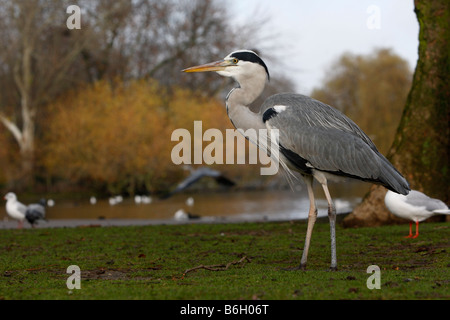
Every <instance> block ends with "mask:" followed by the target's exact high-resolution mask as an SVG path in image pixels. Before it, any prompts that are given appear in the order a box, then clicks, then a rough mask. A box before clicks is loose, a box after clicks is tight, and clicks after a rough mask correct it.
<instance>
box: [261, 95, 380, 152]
mask: <svg viewBox="0 0 450 320" xmlns="http://www.w3.org/2000/svg"><path fill="white" fill-rule="evenodd" d="M277 105H282V106H286V107H287V108H286V109H285V111H287V115H285V117H286V116H287V117H290V118H291V120H293V121H294V122H299V123H298V124H299V125H301V126H307V127H320V128H324V129H327V128H329V129H331V128H334V129H337V130H339V131H343V132H347V133H350V134H353V135H356V136H358V137H359V138H361V139H362V140H363V141H364V142H365V143H366V144H367V145H368V146H369V147H370V148H372V149H374V150H376V149H377V148H376V146H375V144H374V143H373V142H372V140H371V139H370V138H369V137H368V136H367V135H366V134H365V133H364V131H362V130H361V129H360V128H359V127H358V125H357V124H356V123H354V122H353V121H352V120H351V119H350V118H348V117H347V116H345V115H344V114H343V113H342V112H340V111H339V110H337V109H336V108H333V107H331V106H329V105H327V104H325V103H323V102H320V101H318V100H315V99H313V98H311V97H308V96H304V95H301V94H294V93H280V94H275V95H273V96H271V97H269V98H268V99H267V100H266V101H264V103H263V105H262V107H261V110H262V113H264V112H265V111H267V110H268V109H270V108H272V107H273V106H277ZM282 113H285V112H282Z"/></svg>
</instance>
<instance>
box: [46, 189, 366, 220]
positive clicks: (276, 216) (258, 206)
mask: <svg viewBox="0 0 450 320" xmlns="http://www.w3.org/2000/svg"><path fill="white" fill-rule="evenodd" d="M369 187H370V185H369V184H365V183H345V184H336V185H331V186H330V192H331V194H332V196H333V199H334V201H335V205H336V209H337V212H338V213H346V212H349V211H351V210H352V209H353V208H354V207H355V206H356V205H357V204H358V203H359V202H360V201H361V198H362V197H363V196H364V195H365V193H366V192H367V191H368V189H369ZM315 194H316V196H317V199H316V201H317V205H318V207H319V216H326V214H327V202H326V200H325V197H324V195H323V191H322V190H321V187H320V185H317V186H316V189H315ZM189 197H192V198H193V199H194V205H193V206H191V207H190V206H188V205H187V204H186V200H187V199H188V198H189ZM308 208H309V200H308V196H307V192H306V187H304V186H303V187H300V188H299V190H296V191H292V190H283V191H273V190H272V191H245V192H244V191H243V192H227V193H203V194H200V193H196V194H177V195H175V196H173V197H171V198H169V199H166V200H158V199H155V198H153V200H152V202H151V203H150V204H142V203H141V204H136V203H135V202H134V199H127V198H125V199H124V200H123V201H122V202H121V203H119V204H116V205H114V206H111V205H110V204H109V202H108V200H107V199H103V200H98V201H97V203H96V204H95V205H92V204H91V203H90V202H89V199H86V200H85V201H78V202H74V201H58V202H57V203H56V204H55V206H54V207H51V208H48V209H47V217H48V219H49V220H54V219H99V218H102V219H103V218H104V219H150V220H151V219H154V220H169V219H172V218H173V216H174V214H175V212H176V211H177V210H179V209H184V210H185V211H187V212H190V213H193V214H195V215H199V216H201V217H205V218H206V217H225V218H230V217H231V218H233V219H234V220H240V219H242V220H254V219H262V218H264V219H268V220H289V219H304V218H307V214H308Z"/></svg>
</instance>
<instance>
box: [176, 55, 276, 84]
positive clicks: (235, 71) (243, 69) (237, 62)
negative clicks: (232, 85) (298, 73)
mask: <svg viewBox="0 0 450 320" xmlns="http://www.w3.org/2000/svg"><path fill="white" fill-rule="evenodd" d="M183 71H184V72H208V71H215V72H217V73H218V74H219V75H221V76H223V77H231V78H234V79H235V80H236V81H237V82H239V83H240V82H241V81H242V80H243V79H246V78H251V77H255V76H264V77H265V78H267V79H270V76H269V70H268V69H267V66H266V64H265V63H264V61H262V59H261V58H260V57H259V56H258V55H257V54H256V53H255V52H253V51H250V50H239V51H234V52H232V53H230V54H229V55H228V56H226V57H225V58H224V59H223V60H220V61H216V62H211V63H207V64H203V65H200V66H195V67H191V68H187V69H184V70H183Z"/></svg>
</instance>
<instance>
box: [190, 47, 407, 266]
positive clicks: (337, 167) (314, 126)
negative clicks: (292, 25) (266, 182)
mask: <svg viewBox="0 0 450 320" xmlns="http://www.w3.org/2000/svg"><path fill="white" fill-rule="evenodd" d="M183 71H184V72H208V71H214V72H217V73H218V74H219V75H221V76H224V77H231V78H233V79H234V80H235V81H236V82H237V83H238V84H239V86H238V87H236V88H234V89H232V90H231V91H230V93H229V94H228V96H227V98H226V109H227V113H228V116H229V118H230V120H231V122H232V123H233V125H234V126H235V127H236V128H237V129H241V130H243V131H244V132H245V131H246V130H248V129H254V130H261V129H266V130H268V132H270V131H271V130H274V129H277V130H278V141H276V142H277V143H276V144H275V145H276V146H277V147H276V148H278V149H279V150H275V149H274V148H273V147H272V144H271V147H270V148H269V147H268V145H267V144H266V145H265V144H264V142H263V141H262V139H260V138H258V137H254V136H247V139H249V140H250V141H251V142H253V143H255V144H256V145H258V147H260V148H262V149H263V150H265V151H267V152H268V153H270V155H271V156H272V157H275V158H277V159H276V160H277V161H279V163H280V164H281V165H282V167H283V168H284V169H285V170H286V172H287V173H288V176H289V174H292V172H291V170H295V171H297V172H299V173H300V174H301V175H302V177H303V179H304V181H305V183H306V186H307V190H308V196H309V201H310V209H309V213H308V226H307V231H306V239H305V245H304V248H303V254H302V258H301V262H300V265H299V267H298V268H294V269H306V263H307V258H308V251H309V247H310V241H311V235H312V231H313V227H314V223H315V221H316V219H317V207H316V204H315V197H314V192H313V180H314V179H315V180H317V181H318V182H319V183H320V184H321V185H322V188H323V191H324V193H325V196H326V199H327V202H328V217H329V221H330V233H331V266H330V269H331V270H337V259H336V233H335V224H336V209H335V206H334V204H333V201H332V198H331V195H330V192H329V191H328V186H327V183H328V181H329V180H340V179H341V178H350V179H357V180H363V181H367V182H371V183H375V184H380V185H383V186H384V187H386V188H388V189H389V190H392V191H394V192H397V193H400V194H407V193H408V192H409V190H410V188H409V184H408V182H407V181H406V179H405V178H404V177H403V176H402V175H401V174H400V173H399V172H398V170H397V169H395V168H394V166H393V165H392V164H391V163H390V162H389V161H388V160H387V159H386V158H385V157H384V156H383V155H382V154H381V153H380V152H379V151H378V150H377V148H376V146H375V144H374V143H373V142H372V141H371V139H370V138H369V137H368V136H367V135H366V134H365V133H364V132H363V131H362V130H361V129H360V128H359V127H358V126H357V125H356V124H355V123H354V122H353V121H352V120H350V119H349V118H348V117H346V116H345V115H344V114H342V113H341V112H340V111H338V110H337V109H335V108H333V107H331V106H329V105H327V104H325V103H322V102H320V101H317V100H314V99H312V98H310V97H307V96H304V95H300V94H293V93H282V94H275V95H273V96H270V97H269V98H267V99H266V100H265V101H264V103H263V105H262V106H261V108H260V110H259V112H258V113H255V112H253V111H251V110H250V108H249V107H248V106H249V105H250V104H251V103H252V102H253V101H255V100H256V98H257V97H259V96H260V94H261V93H262V92H263V90H264V87H265V85H266V81H268V80H270V76H269V71H268V68H267V66H266V64H265V63H264V61H263V60H262V59H261V58H260V57H259V56H258V55H257V54H256V53H255V52H253V51H250V50H239V51H234V52H232V53H230V54H229V55H228V56H226V57H225V58H224V59H223V60H220V61H217V62H212V63H208V64H204V65H200V66H195V67H191V68H188V69H185V70H183ZM267 136H269V134H267ZM270 136H271V135H270Z"/></svg>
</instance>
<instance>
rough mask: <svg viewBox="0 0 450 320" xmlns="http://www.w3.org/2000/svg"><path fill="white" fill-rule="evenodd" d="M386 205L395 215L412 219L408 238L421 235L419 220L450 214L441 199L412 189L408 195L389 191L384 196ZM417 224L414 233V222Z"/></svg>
mask: <svg viewBox="0 0 450 320" xmlns="http://www.w3.org/2000/svg"><path fill="white" fill-rule="evenodd" d="M384 203H385V204H386V207H387V208H388V209H389V211H390V212H392V214H393V215H395V216H397V217H399V218H402V219H406V220H410V223H409V235H408V236H406V238H414V239H415V238H417V237H418V236H419V222H422V221H424V220H426V219H428V218H430V217H432V216H434V215H438V214H450V210H449V208H448V207H447V205H446V204H445V203H444V202H442V201H441V200H439V199H433V198H430V197H429V196H427V195H426V194H424V193H422V192H420V191H416V190H411V192H410V193H409V194H408V195H407V196H404V195H401V194H398V193H394V192H392V191H390V190H389V191H388V192H387V193H386V196H385V197H384ZM413 222H415V224H416V234H415V235H413V234H412V224H413Z"/></svg>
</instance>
